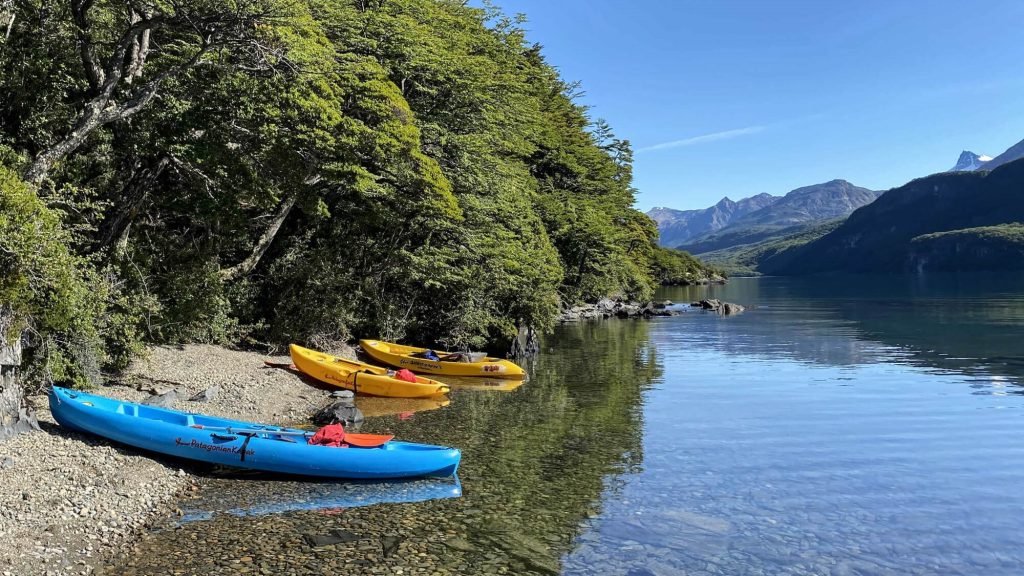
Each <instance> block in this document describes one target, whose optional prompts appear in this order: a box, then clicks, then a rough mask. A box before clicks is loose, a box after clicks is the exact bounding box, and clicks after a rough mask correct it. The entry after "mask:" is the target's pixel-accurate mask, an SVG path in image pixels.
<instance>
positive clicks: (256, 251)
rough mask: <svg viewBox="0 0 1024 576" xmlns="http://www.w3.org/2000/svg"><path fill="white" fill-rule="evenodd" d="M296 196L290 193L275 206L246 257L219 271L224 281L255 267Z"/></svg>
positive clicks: (235, 277)
mask: <svg viewBox="0 0 1024 576" xmlns="http://www.w3.org/2000/svg"><path fill="white" fill-rule="evenodd" d="M296 197H297V195H296V194H292V195H291V196H288V197H287V198H285V199H284V201H283V202H281V205H280V206H278V208H277V214H275V215H274V218H273V219H272V220H271V221H270V226H269V227H268V228H267V229H266V230H264V232H263V235H262V236H260V240H259V242H257V243H256V246H255V247H254V248H253V250H252V253H251V254H249V257H248V258H246V259H245V260H243V261H242V262H241V263H239V264H238V265H236V266H232V267H231V268H225V269H224V270H221V271H220V277H221V278H222V279H223V280H224V281H225V282H230V281H232V280H237V279H239V278H241V277H243V276H245V275H247V274H249V273H250V272H252V271H253V270H254V269H255V268H256V265H257V264H259V263H260V259H261V258H263V255H264V254H266V252H267V249H268V248H270V244H271V243H272V242H273V241H274V237H275V236H277V232H278V230H280V229H281V224H283V223H284V221H285V219H286V218H288V214H289V213H290V212H291V211H292V208H293V207H294V206H295V199H296Z"/></svg>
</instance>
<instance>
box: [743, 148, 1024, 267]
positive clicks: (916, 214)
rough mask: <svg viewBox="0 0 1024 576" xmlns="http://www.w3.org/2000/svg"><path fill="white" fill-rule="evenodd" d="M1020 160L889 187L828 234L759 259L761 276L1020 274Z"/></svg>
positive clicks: (1023, 180) (1023, 211) (1023, 212)
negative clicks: (925, 272)
mask: <svg viewBox="0 0 1024 576" xmlns="http://www.w3.org/2000/svg"><path fill="white" fill-rule="evenodd" d="M1022 189H1024V161H1017V162H1011V163H1009V164H1006V165H1004V166H1000V167H999V168H997V169H995V170H993V171H992V172H985V171H981V172H950V173H943V174H936V175H934V176H929V177H927V178H919V179H917V180H914V181H913V182H910V183H909V184H906V185H904V186H901V187H899V188H894V189H892V190H889V191H888V192H886V193H885V194H883V195H882V196H881V197H879V198H878V200H875V201H874V202H872V203H871V204H868V205H867V206H864V207H863V208H860V209H858V210H856V211H855V212H854V213H853V214H851V215H850V217H849V218H847V219H846V221H845V222H843V223H842V224H841V225H839V226H838V227H836V228H835V229H834V230H832V231H830V232H829V233H827V234H825V235H824V236H821V237H820V238H817V239H814V240H812V241H810V242H809V243H806V244H803V245H795V246H794V247H792V248H789V249H788V250H786V251H784V252H780V253H778V254H776V255H773V256H770V257H768V258H764V259H761V260H760V261H759V263H758V270H759V271H760V272H762V273H765V274H809V273H819V272H904V271H923V270H979V269H984V270H1007V269H1019V268H1020V263H1019V255H1020V254H1021V253H1022V252H1021V240H1020V230H1019V227H1017V226H1012V225H1011V224H1014V223H1019V222H1024V198H1022V196H1021V190H1022Z"/></svg>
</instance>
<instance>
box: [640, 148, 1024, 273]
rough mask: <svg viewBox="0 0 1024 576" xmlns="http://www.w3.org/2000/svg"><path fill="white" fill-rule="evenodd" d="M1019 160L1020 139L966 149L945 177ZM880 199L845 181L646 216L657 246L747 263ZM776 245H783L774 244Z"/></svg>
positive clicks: (1023, 152)
mask: <svg viewBox="0 0 1024 576" xmlns="http://www.w3.org/2000/svg"><path fill="white" fill-rule="evenodd" d="M1019 158H1024V140H1022V141H1021V142H1018V143H1017V144H1015V145H1014V146H1012V147H1010V148H1009V149H1007V150H1006V151H1005V152H1003V153H1002V154H1000V155H998V156H996V157H995V158H991V157H989V156H985V155H981V154H976V153H974V152H971V151H966V150H965V151H964V152H962V153H961V154H960V157H959V158H958V160H957V162H956V165H955V166H954V167H953V168H952V169H950V170H949V171H948V172H946V173H947V174H949V173H958V172H976V171H991V170H994V169H995V168H998V167H1000V166H1002V165H1005V164H1007V163H1009V162H1012V161H1014V160H1017V159H1019ZM880 194H881V192H875V191H872V190H868V189H866V188H861V187H858V186H855V185H853V184H851V183H849V182H847V181H845V180H832V181H830V182H825V183H823V184H816V185H813V186H807V187H804V188H798V189H796V190H793V191H792V192H790V193H788V194H786V195H785V196H772V195H770V194H765V193H762V194H758V195H757V196H752V197H750V198H744V199H742V200H739V201H735V202H734V201H732V200H730V199H729V198H723V199H722V200H721V201H720V202H718V204H715V205H714V206H711V207H709V208H704V209H701V210H674V209H671V208H654V209H652V210H651V211H649V212H648V213H647V214H648V216H650V217H651V218H652V219H653V220H654V221H655V222H656V223H657V225H658V230H659V233H660V234H661V237H660V238H661V239H660V243H661V245H662V246H667V247H673V248H679V249H682V250H686V251H688V252H691V253H693V254H696V255H701V256H702V258H706V259H707V260H708V261H710V262H712V263H716V264H728V263H730V261H731V260H732V259H733V258H734V257H735V256H736V255H737V254H739V253H741V252H742V253H743V254H744V255H745V256H744V257H745V258H747V260H750V259H751V258H753V257H752V256H751V255H756V254H762V253H763V252H764V251H765V250H767V251H768V252H773V251H776V250H778V249H779V248H780V246H782V247H785V246H788V245H789V242H790V241H789V240H788V239H787V238H788V237H790V236H794V237H799V238H800V239H801V242H806V241H809V240H810V239H812V238H814V237H815V234H816V232H814V230H815V229H816V228H819V227H822V226H825V225H828V226H826V228H832V227H835V226H836V225H837V221H841V220H842V219H843V218H845V217H846V216H848V215H850V214H851V213H853V212H854V211H855V210H857V209H859V208H861V207H863V206H866V205H869V204H870V203H872V202H873V201H874V200H875V199H876V198H878V197H879V195H880ZM822 229H823V230H824V228H822ZM821 233H824V232H821ZM779 240H783V242H782V243H781V244H777V241H779ZM748 263H749V262H748ZM746 266H747V264H744V265H743V266H741V268H743V269H746ZM726 268H727V269H728V268H729V267H728V266H726Z"/></svg>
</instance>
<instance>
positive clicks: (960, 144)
mask: <svg viewBox="0 0 1024 576" xmlns="http://www.w3.org/2000/svg"><path fill="white" fill-rule="evenodd" d="M498 5H499V6H500V7H501V8H502V9H504V11H505V12H507V13H510V14H515V13H524V14H526V16H527V18H528V22H527V23H526V25H525V27H526V29H527V30H528V35H529V39H530V40H531V41H533V42H538V43H540V44H542V45H543V46H544V47H545V50H544V52H545V54H546V55H547V58H548V60H549V62H551V63H552V64H554V65H555V66H557V67H558V68H559V69H560V71H561V73H562V76H563V77H564V78H566V79H567V80H578V81H580V82H582V84H583V89H584V91H585V95H584V97H583V99H582V102H583V103H584V104H586V105H588V106H590V107H591V114H592V116H593V117H595V118H604V119H606V120H608V122H609V123H610V124H611V125H612V127H613V128H614V129H615V132H616V133H617V135H618V136H619V137H620V138H626V139H628V140H630V141H631V142H632V144H633V147H634V149H635V150H636V162H635V166H634V173H635V185H636V187H637V188H638V189H639V191H640V192H639V195H638V198H637V208H639V209H641V210H645V211H646V210H647V209H649V208H651V207H652V206H669V207H672V208H681V209H688V208H701V207H704V206H708V205H711V204H713V203H715V202H717V201H718V200H719V199H721V198H722V196H729V197H730V198H732V199H734V200H736V199H739V198H743V197H747V196H751V195H754V194H757V193H760V192H768V193H771V194H776V195H780V194H784V193H786V192H788V191H789V190H792V189H794V188H797V187H800V186H805V185H808V184H814V183H818V182H825V181H828V180H832V179H835V178H845V179H847V180H849V181H851V182H853V183H854V184H857V185H860V186H865V187H868V188H874V189H887V188H891V187H894V186H898V185H901V184H903V183H905V182H907V181H909V180H911V179H913V178H916V177H918V176H924V175H928V174H931V173H935V172H939V171H942V170H946V169H948V168H950V167H952V166H953V164H954V163H955V162H956V159H957V156H958V155H959V154H960V151H961V150H964V149H968V150H973V151H975V152H978V153H984V154H988V155H990V156H995V155H996V154H999V153H1001V152H1002V151H1003V150H1005V149H1006V148H1008V147H1009V146H1011V145H1013V144H1015V143H1016V142H1018V141H1020V140H1022V139H1024V69H1022V64H1024V33H1022V30H1024V1H1022V0H986V1H985V2H964V1H963V0H959V1H956V2H954V1H950V0H899V1H894V0H887V1H881V0H852V1H838V0H697V1H688V0H686V1H676V0H632V1H622V0H498Z"/></svg>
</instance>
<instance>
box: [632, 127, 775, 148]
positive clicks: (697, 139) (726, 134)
mask: <svg viewBox="0 0 1024 576" xmlns="http://www.w3.org/2000/svg"><path fill="white" fill-rule="evenodd" d="M766 128H767V127H766V126H747V127H746V128H736V129H735V130H723V131H722V132H712V133H711V134H701V135H700V136H692V137H690V138H683V139H682V140H672V141H670V142H662V143H661V144H652V145H651V146H644V147H643V148H637V152H650V151H652V150H666V149H668V148H682V147H684V146H695V145H697V144H706V143H708V142H718V141H721V140H732V139H733V138H739V137H740V136H747V135H749V134H757V133H758V132H762V131H764V130H765V129H766Z"/></svg>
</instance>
